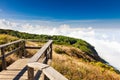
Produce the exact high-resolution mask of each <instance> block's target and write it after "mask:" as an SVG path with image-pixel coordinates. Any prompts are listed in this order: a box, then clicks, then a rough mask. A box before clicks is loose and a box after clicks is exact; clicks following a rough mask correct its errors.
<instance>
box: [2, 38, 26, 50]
mask: <svg viewBox="0 0 120 80" xmlns="http://www.w3.org/2000/svg"><path fill="white" fill-rule="evenodd" d="M21 41H24V40H17V41H14V42H10V43H7V44H3V45H0V48H2V47H6V46H9V45H12V44H16V43H19V42H21Z"/></svg>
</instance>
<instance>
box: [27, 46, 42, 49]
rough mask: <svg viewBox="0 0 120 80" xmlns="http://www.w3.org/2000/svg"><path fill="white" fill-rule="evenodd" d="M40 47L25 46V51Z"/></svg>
mask: <svg viewBox="0 0 120 80" xmlns="http://www.w3.org/2000/svg"><path fill="white" fill-rule="evenodd" d="M40 48H41V47H35V46H25V49H40Z"/></svg>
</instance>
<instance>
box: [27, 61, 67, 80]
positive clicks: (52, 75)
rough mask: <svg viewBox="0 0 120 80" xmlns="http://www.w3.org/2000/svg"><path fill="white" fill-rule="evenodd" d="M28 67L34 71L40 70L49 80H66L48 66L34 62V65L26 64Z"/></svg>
mask: <svg viewBox="0 0 120 80" xmlns="http://www.w3.org/2000/svg"><path fill="white" fill-rule="evenodd" d="M28 66H29V67H32V68H34V69H38V70H41V71H42V72H43V73H44V74H45V75H46V76H47V77H48V78H49V79H50V80H68V79H67V78H65V77H64V76H63V75H62V74H60V73H59V72H57V71H56V70H55V69H54V68H52V67H50V66H49V65H46V64H42V63H38V62H34V63H28Z"/></svg>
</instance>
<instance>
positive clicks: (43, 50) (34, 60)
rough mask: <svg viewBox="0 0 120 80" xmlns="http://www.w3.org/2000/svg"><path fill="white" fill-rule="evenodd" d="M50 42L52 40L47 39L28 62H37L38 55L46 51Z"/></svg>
mask: <svg viewBox="0 0 120 80" xmlns="http://www.w3.org/2000/svg"><path fill="white" fill-rule="evenodd" d="M50 44H52V40H49V41H48V42H47V43H46V44H45V45H44V46H43V47H42V48H41V49H40V50H39V51H38V52H37V53H36V54H35V55H34V56H33V57H32V58H31V59H30V60H29V62H37V61H38V60H39V58H40V56H42V55H43V53H44V52H45V51H46V49H47V48H48V47H49V45H50Z"/></svg>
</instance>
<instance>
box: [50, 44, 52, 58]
mask: <svg viewBox="0 0 120 80" xmlns="http://www.w3.org/2000/svg"><path fill="white" fill-rule="evenodd" d="M50 48H51V52H50V59H52V43H51V44H50Z"/></svg>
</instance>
